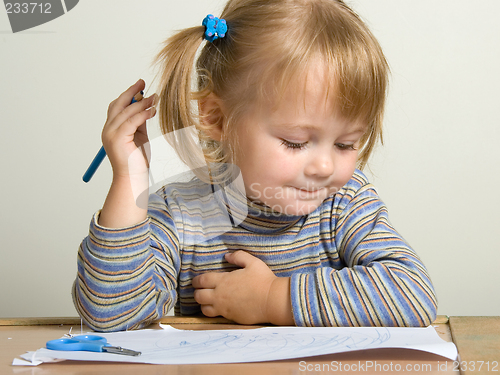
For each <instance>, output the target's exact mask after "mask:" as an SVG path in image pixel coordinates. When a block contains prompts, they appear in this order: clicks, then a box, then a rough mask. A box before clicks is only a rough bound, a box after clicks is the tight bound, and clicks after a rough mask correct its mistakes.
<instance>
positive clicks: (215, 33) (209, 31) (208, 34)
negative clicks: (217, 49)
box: [202, 14, 227, 42]
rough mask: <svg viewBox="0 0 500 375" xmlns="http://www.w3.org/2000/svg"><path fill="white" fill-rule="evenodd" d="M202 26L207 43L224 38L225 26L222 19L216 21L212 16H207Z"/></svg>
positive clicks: (224, 21)
mask: <svg viewBox="0 0 500 375" xmlns="http://www.w3.org/2000/svg"><path fill="white" fill-rule="evenodd" d="M202 25H203V26H205V27H206V30H205V39H206V40H208V41H209V42H213V41H214V40H216V39H219V38H224V37H225V36H226V32H227V24H226V20H224V19H218V18H217V17H214V16H213V15H212V14H209V15H208V16H206V17H205V18H204V19H203V22H202Z"/></svg>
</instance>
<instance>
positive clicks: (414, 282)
mask: <svg viewBox="0 0 500 375" xmlns="http://www.w3.org/2000/svg"><path fill="white" fill-rule="evenodd" d="M228 191H229V193H228ZM228 191H226V190H224V189H220V188H219V189H215V191H214V190H213V186H212V185H210V184H206V183H204V182H202V181H200V180H198V179H194V180H193V181H191V182H189V183H175V184H169V185H166V186H165V187H163V188H162V189H160V190H158V191H157V192H156V193H155V194H151V195H150V199H149V208H148V218H147V219H146V220H145V221H143V222H141V223H138V224H136V225H134V226H131V227H128V228H120V229H110V228H104V227H102V226H100V225H99V224H98V215H99V212H98V213H96V214H95V215H94V217H93V219H92V221H91V224H90V231H89V235H88V236H87V237H86V238H85V239H84V240H83V241H82V243H81V245H80V248H79V252H78V275H77V279H76V281H75V283H74V286H73V300H74V304H75V307H76V309H77V311H78V312H79V314H80V315H81V317H82V318H83V320H84V321H85V322H86V324H87V325H88V326H90V327H91V328H93V329H95V330H97V331H116V330H125V329H137V328H142V327H145V326H146V325H148V324H150V323H151V322H152V321H154V320H156V319H159V318H161V317H162V316H164V315H166V314H167V312H168V311H169V310H170V309H171V308H174V310H175V314H176V315H191V314H198V313H200V312H201V309H200V306H199V305H198V303H197V302H196V301H195V300H194V297H193V293H194V289H193V287H192V284H191V280H192V279H193V278H194V277H195V276H197V275H200V274H203V273H206V272H227V271H231V270H234V269H235V266H234V265H231V264H229V263H228V262H227V261H226V260H225V259H224V254H225V253H227V252H228V251H233V250H245V251H247V252H248V253H250V254H251V255H253V256H255V257H257V258H259V259H261V260H262V261H263V262H264V263H266V264H267V265H268V267H269V268H270V269H271V270H272V271H273V272H274V274H275V275H276V276H278V277H290V289H291V301H292V310H293V317H294V320H295V323H296V325H297V326H427V325H429V324H430V323H431V322H432V321H433V320H434V319H435V316H436V307H437V302H436V296H435V292H434V289H433V286H432V283H431V281H430V278H429V275H428V273H427V271H426V269H425V267H424V265H423V264H422V262H421V261H420V259H419V258H418V256H417V255H416V254H415V252H414V251H413V250H412V249H411V248H410V246H409V245H408V244H407V243H406V242H405V241H404V239H403V238H402V237H401V236H400V235H399V234H398V233H397V232H396V231H395V230H394V228H393V227H392V225H391V224H390V222H389V220H388V214H387V209H386V207H385V205H384V204H383V202H382V201H381V200H380V198H379V197H378V195H377V192H376V191H375V189H374V187H373V186H372V185H371V184H370V183H369V182H368V180H367V178H366V177H365V176H364V175H363V173H362V172H360V171H359V170H356V171H355V173H354V174H353V176H352V178H351V180H350V181H349V182H348V183H347V184H346V185H345V186H344V187H343V188H342V189H341V190H340V191H339V192H337V193H336V194H335V195H334V196H331V197H329V198H327V199H326V200H325V201H323V203H322V204H321V206H320V207H318V208H317V209H316V210H315V211H314V212H312V213H310V214H309V215H305V216H287V215H280V214H277V213H276V212H274V211H272V210H271V209H269V208H266V207H265V206H260V205H257V204H255V203H252V202H249V201H247V200H246V198H245V203H244V204H243V205H242V204H238V200H237V199H234V196H233V195H231V190H228ZM235 201H236V203H235ZM228 202H229V203H228ZM240 203H241V202H240Z"/></svg>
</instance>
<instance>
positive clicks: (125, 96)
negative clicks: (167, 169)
mask: <svg viewBox="0 0 500 375" xmlns="http://www.w3.org/2000/svg"><path fill="white" fill-rule="evenodd" d="M144 86H145V83H144V81H143V80H139V81H137V82H136V83H135V84H134V85H132V86H131V87H129V89H128V90H126V91H125V92H124V93H122V94H121V95H120V96H119V97H118V98H117V99H116V100H114V101H113V102H111V104H110V105H109V108H108V118H107V120H106V123H105V125H104V128H103V131H102V143H103V145H104V149H105V150H106V154H107V155H108V157H109V161H110V162H111V166H112V168H113V182H112V184H111V188H110V189H109V193H108V196H107V198H106V201H105V202H104V205H103V208H102V210H101V214H100V216H99V224H100V225H102V226H104V227H108V228H121V227H126V226H130V225H133V224H136V223H139V222H141V221H143V220H144V219H146V215H147V199H148V194H147V193H145V192H147V191H148V188H149V175H148V174H149V170H148V160H147V156H146V155H145V153H146V152H145V151H144V150H145V148H147V145H148V143H147V142H148V136H147V131H146V120H147V119H150V118H151V117H153V116H154V115H155V114H156V109H155V107H154V105H155V104H156V101H157V95H156V94H154V95H152V96H150V97H149V98H146V99H144V100H141V101H140V102H136V103H133V104H130V102H131V100H132V98H133V97H134V95H135V94H137V93H138V92H140V91H141V90H143V89H144ZM143 193H145V194H143Z"/></svg>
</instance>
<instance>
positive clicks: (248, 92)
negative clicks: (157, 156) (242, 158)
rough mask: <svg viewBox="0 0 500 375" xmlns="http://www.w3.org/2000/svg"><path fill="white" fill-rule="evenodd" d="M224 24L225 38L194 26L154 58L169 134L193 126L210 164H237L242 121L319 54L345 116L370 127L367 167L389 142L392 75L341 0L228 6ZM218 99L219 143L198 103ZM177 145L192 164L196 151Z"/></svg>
mask: <svg viewBox="0 0 500 375" xmlns="http://www.w3.org/2000/svg"><path fill="white" fill-rule="evenodd" d="M220 18H223V19H225V20H226V22H227V26H228V31H227V33H226V36H225V37H224V38H223V39H217V40H215V41H214V42H213V43H210V42H204V38H203V35H204V31H205V28H204V26H197V27H192V28H188V29H185V30H183V31H180V32H178V33H177V34H175V35H173V36H172V37H170V38H169V39H168V40H167V41H166V43H165V46H164V48H163V49H162V51H161V52H160V53H159V54H158V56H157V58H156V59H155V63H157V64H159V66H160V69H161V70H160V75H161V81H160V93H159V96H160V102H159V121H160V127H161V130H162V132H163V134H167V133H170V132H172V131H175V130H181V129H184V128H187V127H189V126H192V125H194V126H195V127H196V129H197V132H198V137H199V140H200V144H201V146H202V148H203V153H204V158H205V161H206V162H207V163H209V164H211V163H231V162H234V161H235V160H236V153H235V150H236V148H237V139H236V137H235V135H234V133H235V132H234V129H235V128H236V126H235V124H237V123H238V119H240V118H241V116H244V115H245V113H246V112H247V111H249V110H251V109H252V107H253V106H255V105H258V104H259V103H263V102H265V101H266V100H269V96H270V95H271V96H273V95H278V96H277V97H278V98H279V97H280V96H281V95H282V94H283V93H284V91H285V90H286V88H287V87H288V86H289V85H290V84H291V82H292V80H294V79H296V77H303V76H304V74H305V73H306V71H307V69H308V67H309V64H310V63H311V62H312V61H313V60H314V59H315V58H317V57H318V56H320V57H321V59H322V61H324V62H325V64H326V67H327V72H328V74H329V75H330V77H327V79H328V82H330V86H332V87H334V88H335V90H334V92H335V95H336V96H335V98H334V99H335V100H337V105H338V106H339V108H340V111H341V113H342V115H343V116H345V117H346V118H347V119H350V120H356V121H363V122H364V123H365V124H367V129H366V132H365V133H364V135H363V137H362V138H361V142H360V152H359V156H358V168H360V169H362V168H363V167H364V166H365V165H366V163H367V161H368V158H369V156H370V154H371V153H372V151H373V149H374V147H375V145H376V143H377V142H378V141H379V140H380V141H381V142H382V119H383V113H384V105H385V98H386V90H387V83H388V71H389V69H388V65H387V62H386V60H385V57H384V54H383V52H382V49H381V47H380V45H379V43H378V42H377V40H376V39H375V37H374V36H373V35H372V33H371V32H370V31H369V29H368V28H367V26H366V25H365V24H364V23H363V21H362V20H361V19H360V17H359V16H358V15H357V14H356V13H354V12H353V11H352V10H351V9H350V8H349V7H348V6H347V5H346V4H345V3H344V2H343V1H341V0H229V2H228V3H227V4H226V7H225V9H224V11H223V12H222V14H221V15H220ZM200 21H201V20H200ZM202 43H205V45H204V46H203V48H202V50H201V53H198V52H199V49H200V46H201V45H202ZM193 79H194V82H196V83H197V89H193V85H192V82H193V81H192V80H193ZM211 93H213V94H215V95H216V96H217V97H218V98H220V100H221V101H222V103H223V104H224V108H225V110H226V117H225V118H224V121H222V126H223V129H222V134H223V139H222V140H220V141H216V140H213V139H211V137H210V134H211V132H210V127H211V126H212V125H213V124H210V123H208V122H207V121H204V119H203V118H201V119H200V116H199V115H198V113H197V105H196V104H197V101H198V100H200V99H203V98H206V97H207V96H208V95H209V94H211ZM174 143H175V144H174V147H175V149H176V151H177V153H178V154H179V156H180V157H181V159H182V160H183V161H184V162H186V163H187V164H188V165H189V166H191V165H190V164H192V162H193V160H189V159H190V158H191V155H192V153H191V152H190V150H189V147H186V145H185V144H182V142H174Z"/></svg>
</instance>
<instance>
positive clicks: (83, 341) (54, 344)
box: [46, 335, 109, 352]
mask: <svg viewBox="0 0 500 375" xmlns="http://www.w3.org/2000/svg"><path fill="white" fill-rule="evenodd" d="M103 346H109V344H108V341H107V340H106V339H105V338H104V337H102V336H96V335H80V336H74V337H72V338H70V339H57V340H50V341H47V344H46V347H47V349H51V350H64V351H66V350H71V351H75V350H80V351H82V350H83V351H87V352H102V347H103Z"/></svg>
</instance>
